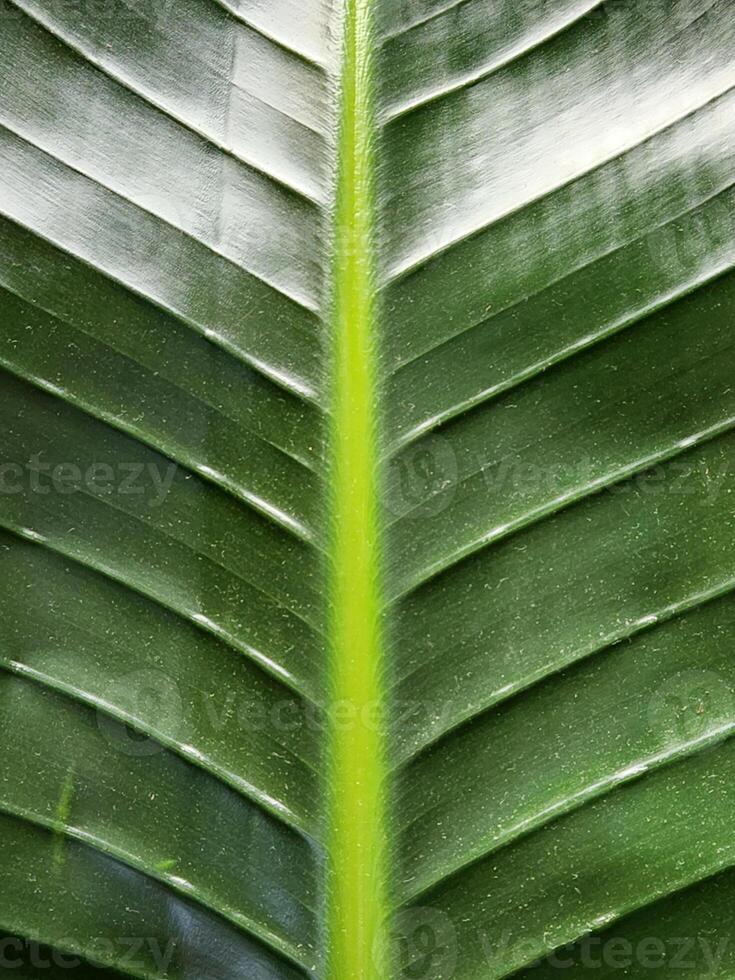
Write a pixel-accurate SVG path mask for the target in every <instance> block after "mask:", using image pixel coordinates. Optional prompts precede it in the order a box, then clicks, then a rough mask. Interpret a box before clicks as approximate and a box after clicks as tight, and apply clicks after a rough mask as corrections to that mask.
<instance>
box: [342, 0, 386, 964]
mask: <svg viewBox="0 0 735 980" xmlns="http://www.w3.org/2000/svg"><path fill="white" fill-rule="evenodd" d="M370 8H371V0H344V10H343V18H344V19H343V24H342V29H343V51H342V59H341V79H340V135H339V144H338V152H339V159H338V163H337V206H336V210H335V229H334V263H333V317H332V326H333V333H332V341H333V344H332V351H331V354H332V366H333V373H332V393H331V394H332V398H331V408H332V425H331V459H332V472H331V477H332V479H331V538H330V609H331V620H330V639H331V663H330V672H331V702H332V703H331V711H330V734H329V772H328V779H329V807H328V820H329V835H328V846H329V882H328V884H329V888H328V894H329V902H328V937H327V939H328V971H327V973H328V977H329V980H385V978H386V977H387V976H388V973H387V970H386V966H387V961H386V959H385V958H384V943H383V939H382V932H383V923H384V921H385V913H386V898H385V894H386V859H385V840H386V836H387V835H386V826H385V795H384V792H385V785H384V774H385V770H386V767H385V765H384V747H383V735H382V732H383V727H384V726H383V713H384V711H383V686H382V684H383V664H382V658H383V637H382V629H381V619H380V606H381V602H380V588H381V575H380V520H379V508H378V500H379V490H380V477H379V471H378V465H377V459H378V455H379V454H378V445H377V444H378V435H379V433H378V411H377V406H378V377H377V357H376V340H377V338H376V311H377V308H376V288H375V251H374V249H375V240H374V202H375V198H374V156H373V133H374V115H373V102H372V98H373V93H372V63H371V62H372V25H371V9H370Z"/></svg>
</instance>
